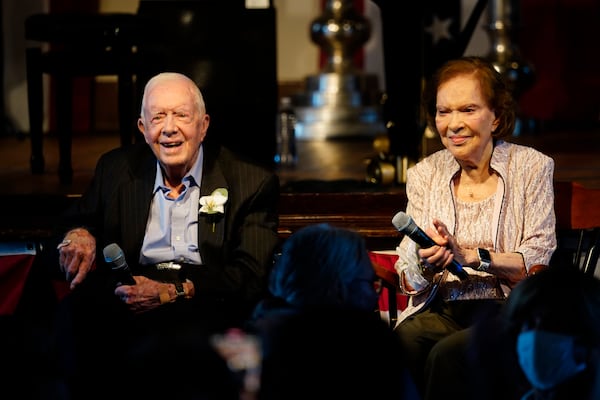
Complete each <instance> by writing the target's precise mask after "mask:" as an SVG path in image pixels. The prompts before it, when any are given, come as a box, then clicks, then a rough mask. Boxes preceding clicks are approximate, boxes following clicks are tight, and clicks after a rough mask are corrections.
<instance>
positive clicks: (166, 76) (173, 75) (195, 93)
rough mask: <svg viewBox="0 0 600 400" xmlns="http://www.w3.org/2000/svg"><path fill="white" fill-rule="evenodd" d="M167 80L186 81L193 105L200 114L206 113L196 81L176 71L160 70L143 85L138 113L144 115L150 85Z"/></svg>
mask: <svg viewBox="0 0 600 400" xmlns="http://www.w3.org/2000/svg"><path fill="white" fill-rule="evenodd" d="M169 81H186V82H188V83H189V90H190V93H191V94H192V98H193V99H194V105H195V106H196V109H197V110H198V111H199V112H200V114H204V113H206V105H205V103H204V97H203V96H202V92H201V91H200V88H199V87H198V85H196V83H195V82H194V81H193V80H192V79H190V78H189V77H188V76H186V75H184V74H180V73H178V72H161V73H159V74H157V75H154V76H153V77H152V78H150V80H149V81H148V82H147V83H146V86H145V87H144V95H143V97H142V107H141V110H140V115H144V108H145V107H146V96H147V94H148V93H149V92H150V89H152V87H153V86H155V85H157V84H160V83H165V82H169Z"/></svg>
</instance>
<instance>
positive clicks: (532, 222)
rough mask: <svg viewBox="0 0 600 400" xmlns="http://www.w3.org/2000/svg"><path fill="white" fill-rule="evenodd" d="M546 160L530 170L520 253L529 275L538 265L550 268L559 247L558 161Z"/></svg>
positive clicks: (533, 165) (548, 158)
mask: <svg viewBox="0 0 600 400" xmlns="http://www.w3.org/2000/svg"><path fill="white" fill-rule="evenodd" d="M542 158H543V159H542V160H541V161H539V162H536V163H533V164H532V165H531V168H528V169H529V174H527V175H526V176H527V179H526V180H525V185H526V186H525V191H524V195H525V207H524V212H525V216H524V217H525V218H524V222H525V223H524V226H523V236H522V241H521V244H520V245H519V247H518V249H517V252H519V253H521V254H522V255H523V259H524V261H525V266H526V268H527V271H529V269H530V268H531V267H532V266H533V265H534V264H545V265H548V264H549V263H550V258H551V257H552V254H553V253H554V250H555V249H556V246H557V242H556V216H555V213H554V160H553V159H552V158H550V157H547V156H542Z"/></svg>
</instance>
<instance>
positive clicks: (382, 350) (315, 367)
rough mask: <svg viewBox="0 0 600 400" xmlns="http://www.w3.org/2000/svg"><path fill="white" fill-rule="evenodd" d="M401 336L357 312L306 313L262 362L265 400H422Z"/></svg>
mask: <svg viewBox="0 0 600 400" xmlns="http://www.w3.org/2000/svg"><path fill="white" fill-rule="evenodd" d="M403 358H404V353H403V349H402V346H401V345H400V342H399V341H398V337H397V336H396V334H395V333H394V332H393V331H392V330H391V329H390V328H389V325H387V323H386V322H385V321H383V320H382V319H381V318H372V314H368V313H365V312H363V311H361V310H357V309H352V308H342V309H340V308H338V307H322V308H310V309H304V310H301V311H299V312H298V313H295V314H294V315H291V316H290V317H289V318H288V319H286V320H285V321H282V323H281V325H280V326H279V329H277V330H276V331H274V332H273V334H272V337H271V352H270V353H269V354H268V355H267V356H266V357H265V358H264V360H263V363H262V380H261V386H260V392H259V397H258V398H259V400H280V399H286V400H296V399H297V400H305V399H310V398H323V399H396V400H418V399H420V396H419V394H418V392H417V389H416V387H415V385H414V382H413V381H412V378H411V377H410V375H409V373H408V371H407V369H406V366H405V363H404V362H403V361H402V360H403Z"/></svg>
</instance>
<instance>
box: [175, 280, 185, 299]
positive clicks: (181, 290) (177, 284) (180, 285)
mask: <svg viewBox="0 0 600 400" xmlns="http://www.w3.org/2000/svg"><path fill="white" fill-rule="evenodd" d="M175 293H176V294H177V298H178V299H180V298H182V297H185V289H184V288H183V283H181V282H175Z"/></svg>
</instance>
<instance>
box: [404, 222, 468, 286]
mask: <svg viewBox="0 0 600 400" xmlns="http://www.w3.org/2000/svg"><path fill="white" fill-rule="evenodd" d="M392 224H394V226H395V227H396V229H398V231H400V232H402V233H404V234H405V235H407V236H408V237H410V238H411V239H412V240H413V241H414V242H415V243H417V244H418V245H419V246H421V247H422V248H424V249H426V248H428V247H431V246H435V245H436V243H435V242H434V241H433V239H432V238H430V237H429V236H427V234H426V233H425V232H424V231H423V230H422V229H421V228H419V227H418V226H417V224H415V221H414V220H413V219H412V218H411V217H410V216H409V215H407V214H406V213H404V212H403V211H400V212H399V213H397V214H396V215H394V218H392ZM446 268H447V269H448V270H449V271H450V272H452V274H454V275H456V276H458V277H459V278H460V279H461V280H465V279H468V278H469V274H467V273H466V272H465V270H464V269H463V267H462V265H460V263H459V262H458V261H456V260H454V259H453V260H452V263H451V264H450V265H448V266H447V267H446Z"/></svg>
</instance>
